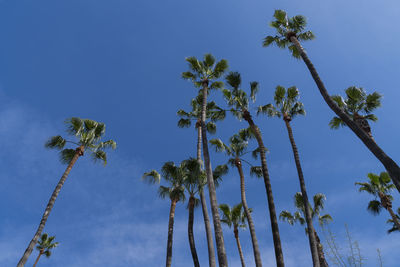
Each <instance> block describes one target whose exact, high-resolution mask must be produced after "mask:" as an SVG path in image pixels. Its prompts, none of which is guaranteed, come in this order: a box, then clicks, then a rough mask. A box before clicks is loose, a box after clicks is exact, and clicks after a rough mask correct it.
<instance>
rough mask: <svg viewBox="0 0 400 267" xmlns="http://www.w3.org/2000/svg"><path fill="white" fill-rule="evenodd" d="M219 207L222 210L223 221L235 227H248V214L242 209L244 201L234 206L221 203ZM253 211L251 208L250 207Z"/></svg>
mask: <svg viewBox="0 0 400 267" xmlns="http://www.w3.org/2000/svg"><path fill="white" fill-rule="evenodd" d="M219 209H220V210H221V211H222V219H221V222H222V223H224V224H226V225H228V226H229V227H232V226H233V228H234V229H238V228H239V227H240V228H246V214H245V213H244V212H243V210H242V203H239V204H237V205H235V206H233V208H231V207H230V206H229V205H227V204H221V205H219ZM250 212H251V209H250Z"/></svg>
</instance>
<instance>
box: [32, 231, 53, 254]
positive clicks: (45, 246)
mask: <svg viewBox="0 0 400 267" xmlns="http://www.w3.org/2000/svg"><path fill="white" fill-rule="evenodd" d="M55 238H56V237H55V236H50V237H49V236H48V235H47V234H46V233H44V234H42V236H41V237H40V239H39V241H38V244H37V246H36V249H37V250H39V252H40V253H41V254H44V255H45V256H46V257H50V256H51V250H52V249H53V248H55V247H57V246H58V242H53V241H54V239H55Z"/></svg>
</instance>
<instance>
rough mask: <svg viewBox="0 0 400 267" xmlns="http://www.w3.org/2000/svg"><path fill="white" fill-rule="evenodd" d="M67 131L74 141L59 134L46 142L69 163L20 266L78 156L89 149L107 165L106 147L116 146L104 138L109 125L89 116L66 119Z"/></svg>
mask: <svg viewBox="0 0 400 267" xmlns="http://www.w3.org/2000/svg"><path fill="white" fill-rule="evenodd" d="M65 123H66V125H67V132H68V134H70V135H72V136H74V139H75V140H74V141H72V140H67V139H64V138H63V137H61V136H60V135H57V136H53V137H51V138H50V139H49V140H48V141H47V142H46V144H45V147H46V148H55V149H58V150H60V151H61V152H60V160H61V162H62V163H65V164H68V167H67V169H66V170H65V172H64V174H63V175H62V176H61V179H60V181H59V182H58V184H57V186H56V188H55V189H54V191H53V193H52V195H51V197H50V200H49V202H48V203H47V206H46V209H45V211H44V214H43V216H42V219H41V221H40V224H39V227H38V229H37V230H36V233H35V235H34V236H33V238H32V240H31V241H30V243H29V245H28V247H27V249H26V250H25V252H24V255H23V256H22V258H21V259H20V261H19V262H18V265H17V267H22V266H24V265H25V263H26V261H27V260H28V257H29V256H30V255H31V253H32V250H33V248H34V247H35V245H36V242H37V240H38V239H39V236H40V235H41V233H42V231H43V228H44V226H45V224H46V221H47V218H48V217H49V215H50V212H51V210H52V208H53V206H54V203H55V202H56V199H57V196H58V194H59V193H60V190H61V188H62V186H63V185H64V183H65V180H66V179H67V177H68V175H69V173H70V171H71V169H72V167H73V166H74V164H75V162H76V161H77V160H78V158H79V157H81V156H83V154H84V152H89V153H90V154H91V156H92V158H93V160H94V161H98V160H100V161H103V162H104V165H105V164H106V163H107V154H106V152H105V151H104V150H105V149H107V148H112V149H115V148H116V146H117V145H116V143H115V141H113V140H108V141H105V142H101V139H102V137H103V136H104V134H105V131H106V126H105V124H104V123H101V122H97V121H94V120H89V119H81V118H77V117H73V118H70V119H68V120H66V122H65ZM67 143H68V144H71V145H73V146H75V148H64V147H65V145H66V144H67Z"/></svg>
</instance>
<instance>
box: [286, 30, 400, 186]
mask: <svg viewBox="0 0 400 267" xmlns="http://www.w3.org/2000/svg"><path fill="white" fill-rule="evenodd" d="M290 41H291V42H292V43H293V44H294V45H295V46H296V48H297V50H298V51H299V52H300V55H301V58H302V59H303V61H304V63H305V64H306V65H307V68H308V70H309V71H310V73H311V76H312V77H313V79H314V81H315V83H316V84H317V87H318V89H319V92H320V93H321V95H322V97H323V98H324V100H325V102H326V103H327V104H328V106H329V107H330V108H331V109H332V110H333V111H334V112H335V113H336V115H338V116H339V117H340V118H341V119H342V120H343V121H344V122H345V123H346V125H347V126H349V128H350V129H351V130H352V131H353V132H354V133H355V134H356V135H357V136H358V138H360V140H361V141H362V142H363V143H364V145H365V146H366V147H367V148H368V149H369V150H370V151H371V152H372V154H374V155H375V157H376V158H377V159H378V160H379V161H380V162H381V163H382V164H383V166H385V168H386V170H387V171H388V173H389V175H390V177H391V178H392V181H393V183H394V184H395V186H396V188H397V190H398V191H399V192H400V167H399V166H398V165H397V164H396V162H394V160H392V159H391V158H390V157H389V156H388V155H386V153H385V152H384V151H383V150H382V149H381V148H380V147H379V146H378V145H377V144H376V143H375V141H374V140H373V139H372V138H370V137H369V136H368V134H367V133H366V132H364V131H363V130H362V129H361V128H360V127H358V126H357V124H356V123H355V122H354V121H353V120H352V119H351V118H350V117H349V116H347V114H346V113H344V112H343V110H342V109H341V108H339V107H338V105H336V103H335V102H334V101H333V100H332V98H331V97H330V95H329V93H328V91H327V90H326V88H325V85H324V84H323V82H322V80H321V78H320V77H319V75H318V72H317V70H316V69H315V67H314V65H313V64H312V62H311V60H310V59H309V58H308V56H307V54H306V52H305V51H304V49H303V47H302V46H301V44H300V43H299V41H298V40H297V38H296V37H295V36H291V37H290Z"/></svg>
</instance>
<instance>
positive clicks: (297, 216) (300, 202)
mask: <svg viewBox="0 0 400 267" xmlns="http://www.w3.org/2000/svg"><path fill="white" fill-rule="evenodd" d="M325 199H326V198H325V195H324V194H316V195H314V197H313V201H314V206H313V207H312V206H311V205H310V204H309V205H308V207H309V209H310V211H311V212H310V213H311V218H312V219H315V218H317V219H318V222H319V225H320V226H323V225H324V224H326V223H328V222H329V221H332V217H331V216H330V215H329V214H324V215H321V211H322V210H323V209H324V201H325ZM294 206H295V207H296V208H297V211H295V212H294V213H293V214H292V213H290V212H289V211H287V210H284V211H282V212H281V214H280V215H279V219H281V220H282V221H287V222H288V223H289V224H290V225H294V224H295V223H296V222H298V223H300V224H301V225H305V224H306V219H304V217H305V216H304V215H305V211H306V206H305V205H304V198H303V196H302V193H301V192H297V193H296V194H295V195H294ZM307 228H308V226H307V227H306V234H308V235H310V234H311V233H310V231H309V229H307ZM313 233H314V234H313V236H315V239H316V242H317V248H318V259H319V262H320V266H321V267H327V266H328V263H327V261H326V259H325V254H324V250H323V247H322V244H321V241H320V239H319V236H318V234H317V232H316V231H315V229H314V230H313Z"/></svg>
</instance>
